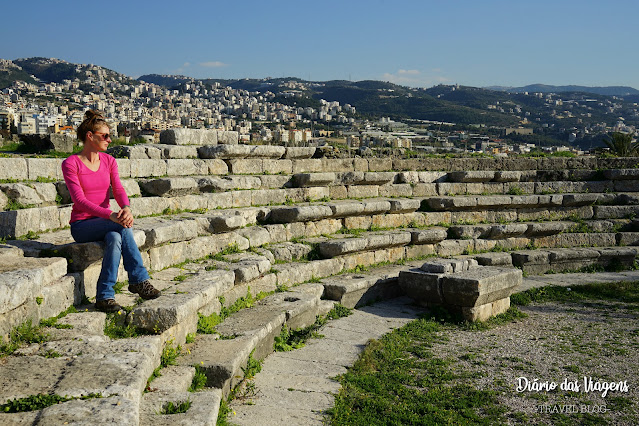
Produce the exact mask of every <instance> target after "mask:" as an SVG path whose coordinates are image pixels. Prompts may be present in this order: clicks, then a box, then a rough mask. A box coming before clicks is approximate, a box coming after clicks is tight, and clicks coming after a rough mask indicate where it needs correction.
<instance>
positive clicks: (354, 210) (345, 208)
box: [328, 201, 364, 217]
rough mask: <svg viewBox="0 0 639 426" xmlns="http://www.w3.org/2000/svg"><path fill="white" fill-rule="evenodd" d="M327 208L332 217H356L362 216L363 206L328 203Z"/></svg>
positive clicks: (351, 203) (355, 203)
mask: <svg viewBox="0 0 639 426" xmlns="http://www.w3.org/2000/svg"><path fill="white" fill-rule="evenodd" d="M328 207H330V208H331V211H332V212H333V217H346V216H357V215H361V214H364V204H362V203H359V202H353V201H344V202H337V203H330V204H328Z"/></svg>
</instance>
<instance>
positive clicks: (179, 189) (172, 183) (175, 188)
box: [140, 177, 198, 197]
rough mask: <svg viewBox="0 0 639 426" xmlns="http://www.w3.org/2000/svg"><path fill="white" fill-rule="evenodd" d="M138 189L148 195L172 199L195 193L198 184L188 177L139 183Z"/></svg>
mask: <svg viewBox="0 0 639 426" xmlns="http://www.w3.org/2000/svg"><path fill="white" fill-rule="evenodd" d="M140 187H141V189H142V190H143V191H145V192H147V193H149V194H153V195H159V196H165V197H174V196H177V195H183V194H189V193H192V192H195V191H197V190H198V183H197V181H196V180H195V179H193V178H190V177H172V178H160V179H153V180H149V181H140Z"/></svg>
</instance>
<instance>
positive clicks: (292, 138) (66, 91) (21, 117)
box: [0, 59, 356, 144]
mask: <svg viewBox="0 0 639 426" xmlns="http://www.w3.org/2000/svg"><path fill="white" fill-rule="evenodd" d="M43 60H44V59H43ZM46 61H58V60H55V59H47V60H46ZM60 62H62V61H60ZM9 63H10V61H6V60H3V63H1V64H0V68H2V67H3V66H4V67H7V66H10V64H9ZM65 64H66V63H65ZM67 65H71V64H67ZM13 66H14V67H15V65H13ZM75 67H76V69H75V75H76V76H80V77H81V78H80V77H76V78H74V79H73V80H63V81H62V82H60V83H56V82H43V83H41V84H33V83H28V82H24V81H16V82H15V83H14V84H13V85H12V86H11V87H8V88H5V89H3V90H2V91H1V92H0V131H3V132H4V134H5V136H6V135H8V134H10V133H14V134H34V133H35V134H47V133H72V132H73V131H74V130H73V129H75V128H76V127H77V126H78V125H79V124H80V123H81V122H82V119H83V114H84V111H86V110H87V109H89V108H91V109H96V110H99V111H102V112H103V113H104V114H105V116H106V118H107V119H108V121H110V122H111V123H112V125H113V126H112V127H113V128H114V130H115V129H117V134H118V135H119V136H121V137H145V138H151V139H157V136H158V135H159V133H160V132H161V131H162V130H166V129H168V128H173V127H191V128H214V129H220V130H235V131H238V132H239V133H240V138H241V140H243V141H245V142H248V141H253V140H259V141H262V142H265V141H277V142H281V143H293V144H300V143H308V142H310V141H311V139H313V137H314V135H313V124H314V123H315V122H317V123H321V124H322V125H328V126H330V125H350V124H353V123H354V122H355V118H354V117H355V114H356V110H355V107H353V106H351V105H348V104H347V105H340V103H339V102H328V101H325V100H320V102H319V107H318V108H312V107H294V106H290V105H287V104H284V103H280V102H275V101H273V99H274V98H275V97H276V95H275V93H273V92H270V91H265V92H262V93H260V92H257V91H256V92H250V91H247V90H237V89H233V88H231V87H222V86H220V84H219V83H213V84H206V83H203V82H202V81H197V80H192V81H188V82H185V83H182V84H181V85H180V87H179V89H168V88H166V87H162V86H159V85H156V84H152V83H146V82H144V81H137V80H132V79H130V78H128V77H126V76H123V75H121V74H118V73H115V72H113V71H109V70H106V69H104V68H102V67H99V66H96V65H75ZM300 84H301V83H300ZM299 89H300V88H299V87H297V85H292V86H291V88H290V90H285V91H284V92H282V93H280V94H279V95H280V96H281V95H284V96H285V97H294V96H298V93H299V92H300V91H299Z"/></svg>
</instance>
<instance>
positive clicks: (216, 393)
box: [140, 369, 222, 426]
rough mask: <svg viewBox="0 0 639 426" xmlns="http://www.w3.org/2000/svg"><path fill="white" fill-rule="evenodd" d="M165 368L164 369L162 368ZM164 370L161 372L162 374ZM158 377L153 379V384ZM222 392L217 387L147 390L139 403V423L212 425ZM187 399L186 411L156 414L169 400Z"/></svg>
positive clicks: (155, 424) (179, 400) (159, 425)
mask: <svg viewBox="0 0 639 426" xmlns="http://www.w3.org/2000/svg"><path fill="white" fill-rule="evenodd" d="M164 370H166V369H164ZM164 370H163V371H162V374H164ZM161 378H162V377H160V379H161ZM157 380H158V379H156V380H154V381H153V385H155V382H156V381H157ZM221 398H222V393H221V392H220V390H219V389H212V390H206V391H201V392H186V391H182V392H175V390H173V391H171V392H157V391H155V392H149V393H145V394H144V395H143V402H142V404H141V405H140V424H141V425H154V426H214V425H215V424H216V420H217V416H218V412H219V407H220V401H221ZM184 401H189V402H190V406H189V409H188V411H187V412H186V413H178V414H164V415H161V414H157V413H159V412H161V411H162V409H163V408H164V406H165V405H166V404H168V403H169V402H172V403H174V404H176V403H178V402H184Z"/></svg>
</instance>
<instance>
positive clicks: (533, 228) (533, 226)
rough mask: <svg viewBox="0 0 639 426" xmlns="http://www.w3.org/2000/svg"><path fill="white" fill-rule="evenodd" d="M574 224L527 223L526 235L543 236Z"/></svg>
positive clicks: (557, 232)
mask: <svg viewBox="0 0 639 426" xmlns="http://www.w3.org/2000/svg"><path fill="white" fill-rule="evenodd" d="M572 226H574V223H572V222H534V223H529V224H528V230H527V231H526V235H527V236H529V237H543V236H547V235H555V234H559V233H561V232H564V231H566V230H568V229H570V228H571V227H572Z"/></svg>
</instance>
